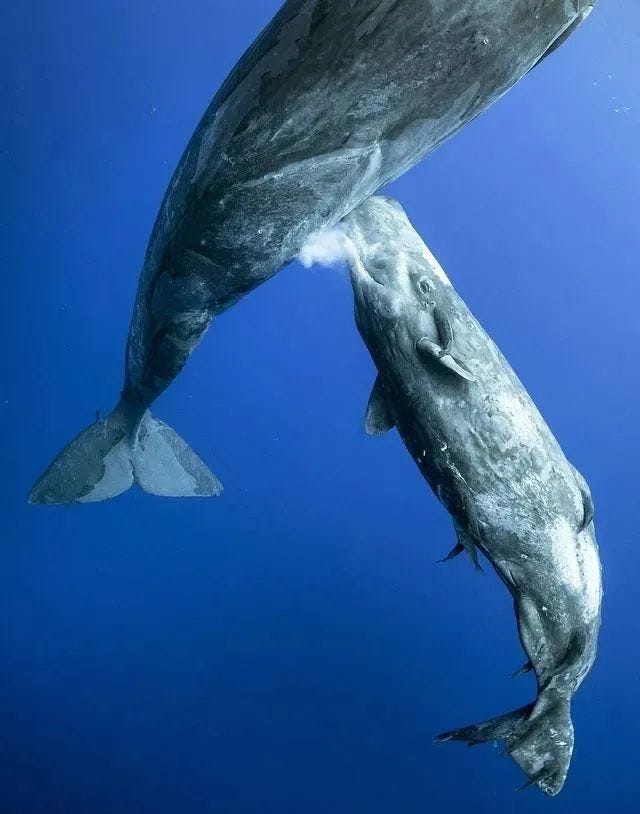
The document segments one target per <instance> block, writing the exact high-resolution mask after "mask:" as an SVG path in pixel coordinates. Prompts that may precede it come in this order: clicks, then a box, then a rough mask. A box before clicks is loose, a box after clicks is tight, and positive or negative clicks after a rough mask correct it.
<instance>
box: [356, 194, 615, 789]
mask: <svg viewBox="0 0 640 814" xmlns="http://www.w3.org/2000/svg"><path fill="white" fill-rule="evenodd" d="M344 233H345V236H346V244H347V246H348V253H349V263H350V268H351V280H352V284H353V289H354V293H355V311H356V322H357V325H358V329H359V332H360V334H361V336H362V338H363V339H364V342H365V344H366V345H367V347H368V349H369V352H370V354H371V357H372V359H373V362H374V364H375V366H376V368H377V370H378V374H379V375H378V379H377V381H376V384H375V386H374V389H373V392H372V395H371V398H370V401H369V406H368V409H367V417H366V427H367V431H368V432H369V433H370V434H377V433H381V432H384V431H386V430H389V429H391V428H392V427H396V428H397V430H398V432H399V433H400V435H401V437H402V440H403V442H404V444H405V446H406V447H407V449H408V451H409V452H410V454H411V456H412V457H413V459H414V460H415V462H416V463H417V465H418V467H419V469H420V472H421V473H422V475H423V476H424V478H425V479H426V480H427V482H428V483H429V484H430V486H431V488H432V489H433V491H434V493H435V494H436V496H437V497H438V499H439V500H440V502H441V503H442V504H443V505H444V506H445V508H446V509H447V510H448V512H449V513H450V514H451V516H452V518H453V523H454V527H455V532H456V535H457V545H456V546H455V548H454V549H453V550H452V551H451V553H450V554H449V555H448V556H447V557H446V558H445V559H447V560H448V559H451V558H453V557H454V556H456V555H458V554H462V553H463V552H465V551H466V552H467V553H468V554H469V556H470V557H471V558H472V560H473V561H474V563H475V564H476V566H477V567H479V559H478V552H481V553H482V554H484V556H485V557H487V558H488V560H489V561H490V563H491V564H492V566H493V568H494V569H495V571H496V572H497V574H498V576H499V577H500V579H501V580H502V582H503V583H504V584H505V586H506V587H507V589H508V590H509V591H510V593H511V595H512V596H513V600H514V608H515V613H516V617H517V621H518V629H519V634H520V639H521V642H522V646H523V648H524V650H525V652H526V654H527V663H526V665H525V667H524V668H523V671H525V672H526V671H529V670H533V671H534V673H535V676H536V679H537V690H538V691H537V698H536V700H535V701H534V702H533V703H531V704H528V705H527V706H525V707H523V708H521V709H518V710H516V711H514V712H510V713H508V714H506V715H502V716H500V717H498V718H495V719H493V720H490V721H486V722H484V723H481V724H477V725H474V726H468V727H465V728H463V729H459V730H455V731H452V732H448V733H445V734H444V735H441V736H440V737H439V740H441V741H446V740H460V741H466V742H467V743H469V744H471V745H473V744H477V743H483V742H486V741H495V740H503V741H505V743H506V749H507V752H508V753H509V754H510V755H511V756H512V757H513V758H514V760H515V761H516V762H517V763H518V765H519V766H520V767H521V768H522V769H523V770H524V772H525V773H526V774H527V777H528V780H529V783H532V784H537V785H538V786H539V787H540V788H541V789H542V790H543V791H544V792H546V793H547V794H548V795H550V796H553V795H555V794H557V793H558V792H559V791H560V789H561V788H562V786H563V784H564V782H565V779H566V776H567V772H568V769H569V764H570V761H571V756H572V752H573V743H574V735H573V725H572V723H571V715H570V704H571V699H572V697H573V695H574V693H575V692H576V690H577V689H578V687H579V686H580V684H581V683H582V681H583V679H584V678H585V676H586V675H587V673H588V672H589V670H590V669H591V666H592V665H593V662H594V659H595V656H596V648H597V640H598V631H599V627H600V606H601V598H602V586H601V569H600V560H599V556H598V548H597V544H596V539H595V530H594V524H593V515H594V512H593V501H592V498H591V494H590V491H589V488H588V486H587V484H586V481H585V480H584V478H583V477H582V475H580V474H579V472H578V471H577V470H576V469H575V468H574V467H573V466H572V465H571V464H570V463H569V461H568V460H567V459H566V457H565V455H564V454H563V452H562V450H561V448H560V446H559V445H558V442H557V441H556V439H555V438H554V436H553V435H552V433H551V431H550V429H549V427H548V426H547V424H546V423H545V421H544V419H543V418H542V416H541V415H540V413H539V412H538V410H537V408H536V406H535V405H534V403H533V402H532V401H531V399H530V398H529V396H528V395H527V393H526V391H525V389H524V387H523V385H522V384H521V383H520V381H519V380H518V378H517V376H516V374H515V373H514V372H513V370H512V369H511V367H510V366H509V364H508V362H507V361H506V359H505V358H504V357H503V356H502V354H501V353H500V351H499V350H498V348H497V347H496V346H495V344H494V343H493V342H492V340H491V339H490V338H489V336H488V335H487V334H486V333H485V331H484V330H483V328H482V327H481V326H480V325H479V324H478V322H477V321H476V320H475V319H474V317H473V316H472V315H471V313H470V312H469V310H468V308H467V307H466V306H465V304H464V302H463V301H462V300H461V299H460V297H459V296H458V295H457V293H456V292H455V290H454V289H453V287H452V285H451V283H450V282H449V280H448V278H447V277H446V275H445V273H444V271H443V270H442V268H441V267H440V266H439V264H438V262H437V261H436V260H435V258H434V257H433V256H432V254H431V253H430V251H429V250H428V248H427V247H426V245H425V244H424V243H423V241H422V240H421V238H420V237H419V235H418V234H417V233H416V232H415V231H414V229H413V228H412V226H411V224H410V222H409V220H408V218H407V216H406V215H405V213H404V212H403V211H402V209H401V207H400V205H399V204H397V203H396V202H394V201H391V200H389V199H382V198H371V199H370V200H369V201H368V202H366V203H365V204H363V205H362V206H361V207H359V209H357V210H356V211H355V212H353V213H351V214H350V215H349V216H348V217H347V218H346V220H345V222H344Z"/></svg>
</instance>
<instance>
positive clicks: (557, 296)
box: [0, 0, 640, 814]
mask: <svg viewBox="0 0 640 814" xmlns="http://www.w3.org/2000/svg"><path fill="white" fill-rule="evenodd" d="M278 6H279V2H278V1H277V0H182V2H180V3H177V2H175V0H136V1H135V2H133V3H132V2H125V0H110V1H109V2H107V1H106V0H92V2H90V3H82V2H80V0H58V2H56V3H51V4H43V3H40V2H35V0H21V2H20V3H13V4H6V6H5V7H3V9H2V10H0V98H1V100H2V112H1V114H0V174H1V178H2V196H1V197H0V232H1V234H0V261H1V263H2V269H3V277H2V279H3V296H2V298H1V299H0V309H1V314H0V336H2V350H3V359H2V369H3V376H2V384H1V386H0V448H1V449H2V456H1V460H2V469H1V472H2V490H1V494H0V500H1V502H2V533H1V535H0V539H1V540H2V546H1V548H0V608H1V614H0V814H41V813H42V814H45V812H46V814H54V812H60V814H116V813H117V814H147V812H149V814H151V813H152V812H153V814H176V813H177V812H187V811H188V812H194V813H195V812H198V814H199V813H200V812H202V813H203V814H204V813H205V812H206V813H207V814H209V813H211V814H272V813H273V814H299V813H302V812H303V813H304V814H327V812H331V814H354V812H367V814H383V812H384V814H387V812H388V813H389V814H391V813H393V814H418V812H420V814H423V812H426V811H431V810H441V809H442V808H444V807H446V809H447V810H448V811H452V812H466V811H469V810H470V809H472V810H473V811H474V812H475V814H485V812H487V814H488V812H494V811H496V810H498V811H509V812H542V811H545V810H548V809H550V808H551V807H553V810H554V811H555V812H563V813H564V812H585V811H602V810H610V811H614V812H616V814H625V813H626V812H635V811H637V810H638V799H637V798H638V786H637V779H636V777H637V755H638V737H637V732H638V730H639V728H640V705H639V704H638V702H637V698H638V694H639V692H640V645H639V641H640V612H639V611H638V599H639V597H640V589H639V584H640V533H639V531H638V526H639V522H638V518H639V513H640V512H639V509H640V496H639V487H640V477H639V458H640V455H639V453H640V440H639V424H640V421H639V418H640V411H639V408H638V401H639V400H640V363H639V361H638V349H639V347H640V311H639V307H638V301H639V298H640V283H639V277H638V270H639V258H640V218H639V215H640V142H639V138H640V89H639V82H638V80H639V79H640V6H639V5H638V3H637V0H616V2H611V0H601V2H600V3H599V4H598V6H597V7H596V10H595V12H594V14H593V15H592V16H591V17H590V18H589V20H588V21H587V22H586V23H585V24H584V25H583V26H582V27H581V28H580V30H579V31H578V32H577V33H576V34H575V36H572V37H571V39H570V40H569V42H568V43H567V44H566V46H564V47H563V48H562V49H560V50H559V51H558V52H557V53H556V54H554V56H553V57H552V58H550V59H548V60H546V61H545V62H544V64H543V65H542V66H541V67H540V68H538V69H536V70H535V71H534V72H533V73H531V74H530V75H529V76H527V77H526V78H525V79H524V80H523V81H522V82H521V83H520V84H519V85H518V86H517V87H516V88H515V89H514V90H512V91H511V92H510V93H509V94H508V95H507V96H506V97H505V98H504V99H503V100H502V101H501V102H500V103H498V104H497V105H496V106H495V107H494V108H492V109H491V110H490V111H489V112H488V113H486V114H485V115H483V116H482V117H481V118H480V119H479V120H477V121H476V122H474V123H472V124H471V125H470V126H468V127H467V128H465V129H464V130H463V131H462V132H461V133H459V134H458V135H457V136H456V137H455V138H454V139H452V140H451V141H449V142H448V143H447V144H446V145H444V146H443V147H442V148H440V149H439V150H438V151H437V152H436V153H434V154H433V155H432V156H431V157H430V158H429V159H428V160H426V161H425V162H423V163H422V164H421V165H419V166H418V167H417V168H415V169H413V170H412V171H411V172H410V173H409V174H407V175H405V176H404V177H403V178H402V179H400V180H399V181H398V182H396V183H395V184H393V185H392V187H391V188H390V190H391V193H392V194H393V195H394V196H395V197H397V198H398V199H399V200H400V201H401V202H402V204H403V205H404V206H405V208H406V210H407V212H408V214H409V216H410V217H411V219H412V221H413V223H414V225H415V226H416V228H417V229H418V231H419V232H420V233H421V235H422V236H423V237H424V238H425V240H426V242H427V243H428V244H429V246H430V248H431V249H432V250H433V252H434V253H435V254H436V256H437V257H438V259H439V260H440V262H441V263H442V265H443V267H444V268H445V270H446V272H447V273H448V274H449V276H450V277H451V278H452V280H453V282H454V284H455V285H456V287H457V289H458V291H459V292H460V294H461V295H462V296H463V297H464V298H465V300H466V301H467V303H468V304H469V306H470V307H471V309H472V310H473V311H474V313H475V314H476V316H477V317H478V318H479V319H480V321H481V323H482V324H483V325H484V327H485V328H486V329H487V330H488V331H489V333H490V334H491V335H492V336H493V338H494V339H495V340H496V341H497V343H498V345H499V346H500V348H501V350H502V351H503V352H504V353H505V355H506V356H507V358H508V359H509V361H510V362H511V364H512V365H513V367H514V368H515V370H516V372H517V373H518V374H519V375H520V377H521V378H522V380H523V382H524V384H525V385H526V387H527V388H528V390H529V392H530V393H531V395H532V396H533V398H534V400H535V401H536V403H537V404H538V406H539V408H540V409H541V411H542V413H543V415H544V416H545V418H546V419H547V421H548V422H549V424H550V426H551V428H552V430H553V431H554V432H555V434H556V435H557V437H558V440H559V441H560V443H561V445H562V446H563V449H564V450H565V452H566V454H567V456H568V457H569V458H570V459H571V460H572V461H573V462H574V463H575V464H576V466H577V467H578V468H579V469H580V470H581V471H582V472H584V474H585V476H586V477H587V479H588V481H589V483H590V485H591V488H592V491H593V494H594V498H595V502H596V509H597V515H596V527H597V534H598V540H599V543H600V548H601V557H602V563H603V568H604V579H605V602H604V606H603V628H602V634H601V642H600V652H599V657H598V660H597V662H596V666H595V668H594V670H593V672H592V673H591V674H590V675H589V677H588V678H587V680H586V682H585V684H584V685H583V687H582V689H581V690H580V692H579V693H578V695H577V696H576V698H575V700H574V703H573V718H574V722H575V727H576V749H575V754H574V760H573V766H572V769H571V772H570V774H569V780H568V782H567V785H566V787H565V790H564V791H563V792H562V793H561V795H560V797H559V798H557V799H556V800H554V801H550V800H548V799H546V798H545V797H544V796H543V795H542V794H541V793H539V792H538V791H535V790H528V791H526V792H524V793H522V794H519V795H516V794H514V791H513V790H514V789H515V788H516V787H518V786H519V785H521V783H522V782H523V781H524V777H523V776H522V774H521V773H520V772H519V770H518V769H517V768H516V767H515V765H514V764H513V763H512V762H511V761H510V760H508V759H507V758H500V757H499V756H498V752H497V750H496V749H493V748H491V747H479V748H477V749H473V750H469V749H466V748H464V747H462V746H458V745H442V746H436V745H434V744H433V736H434V735H435V734H436V733H438V732H441V731H443V730H446V729H450V728H452V727H456V726H461V725H464V724H468V723H472V722H475V721H480V720H484V719H485V718H488V717H491V716H493V715H497V714H500V713H503V712H507V711H509V710H511V709H514V708H515V707H518V706H521V705H522V704H525V703H528V702H529V701H530V700H532V698H533V697H534V681H533V679H532V678H531V677H524V678H521V679H519V680H518V681H511V680H510V678H509V676H510V675H511V674H512V673H513V672H514V671H515V670H516V669H517V668H518V667H519V666H520V665H521V663H522V661H523V659H524V656H523V653H522V650H521V647H520V643H519V640H518V636H517V631H516V625H515V618H514V614H513V609H512V602H511V599H510V597H509V595H508V593H507V591H506V590H505V588H504V587H503V586H502V585H501V584H500V583H499V582H498V580H497V578H496V577H495V576H494V575H493V573H492V572H489V571H487V573H486V574H485V575H484V576H479V575H477V574H475V573H474V571H473V568H472V567H471V566H470V565H469V563H468V562H467V561H466V560H464V559H463V558H460V559H459V560H457V561H456V562H455V563H450V564H448V565H447V566H442V565H440V566H438V565H436V564H435V560H436V559H438V558H439V557H441V556H442V555H444V554H445V553H446V552H447V551H449V549H450V548H451V546H452V545H453V542H454V541H453V529H452V526H451V521H450V519H449V517H448V516H447V514H446V512H445V511H444V510H443V509H442V508H441V507H440V506H439V505H438V503H437V501H436V499H435V498H434V497H433V495H432V494H431V493H430V492H429V490H428V489H427V488H426V486H425V484H424V481H423V480H422V478H421V477H420V475H419V473H418V471H417V469H416V468H415V465H414V464H413V463H412V461H411V459H410V458H409V456H408V454H407V453H406V451H405V450H404V448H403V447H402V444H401V442H400V439H399V437H398V436H397V434H396V433H389V434H388V435H387V436H385V437H383V438H378V439H370V438H367V437H366V435H365V434H364V430H363V413H364V407H365V404H366V401H367V398H368V395H369V391H370V388H371V384H372V382H373V378H374V370H373V366H372V364H371V362H370V360H369V357H368V353H367V352H366V350H365V348H364V346H363V344H362V342H361V340H360V339H359V337H358V335H357V333H356V329H355V326H354V323H353V313H352V311H353V305H352V295H351V291H350V286H349V283H348V279H347V276H346V274H345V272H344V270H343V269H341V268H339V267H338V268H335V269H322V268H313V269H311V270H307V269H304V268H302V267H301V266H300V265H298V264H293V265H292V266H290V267H289V268H288V269H286V270H285V271H284V272H282V273H281V274H279V275H278V276H277V277H276V278H275V279H273V280H272V281H271V282H269V283H268V284H266V285H265V286H263V287H262V288H261V289H259V290H257V291H256V292H254V293H253V294H252V295H251V296H250V297H248V298H246V299H245V300H244V301H243V302H242V303H240V304H239V305H238V307H236V308H233V309H232V310H230V311H229V312H228V313H226V314H224V315H223V316H222V317H221V318H220V319H219V320H217V321H216V323H215V324H214V326H213V327H212V330H211V331H210V332H209V333H208V335H207V337H206V339H205V341H204V342H203V344H202V346H201V347H200V348H199V349H198V351H197V352H196V353H195V354H194V356H193V357H192V359H191V360H190V362H189V364H188V365H187V367H186V369H185V371H184V372H183V373H182V375H181V376H180V377H179V379H178V381H177V382H176V383H175V384H174V385H173V386H172V387H171V388H170V389H169V390H168V391H167V393H166V394H165V395H164V396H163V397H162V398H161V400H160V401H159V402H158V403H157V405H156V406H155V408H154V412H155V414H156V415H157V416H158V418H161V419H162V420H164V421H166V422H168V423H169V424H170V425H171V426H172V427H173V428H174V429H175V430H176V431H177V432H179V433H180V434H181V435H182V436H183V437H184V438H185V439H186V440H187V441H188V442H189V444H191V445H192V446H193V448H194V449H195V450H197V451H198V453H199V454H200V455H201V456H202V457H203V459H204V460H205V461H206V462H207V463H208V464H210V465H211V467H212V469H213V470H214V471H215V472H216V474H218V475H219V476H220V477H221V479H222V481H223V482H224V484H225V487H226V491H225V493H224V495H223V496H222V497H221V498H220V499H217V500H212V501H172V500H166V499H164V500H163V499H159V498H152V497H150V496H148V495H145V494H143V493H142V492H140V491H137V490H131V491H130V492H129V493H127V494H125V495H123V496H122V497H120V498H118V499H117V500H114V501H110V502H107V503H103V504H96V505H91V506H78V507H71V508H67V509H65V508H42V507H32V506H28V505H27V504H26V494H27V492H28V490H29V487H30V486H31V484H32V482H33V480H34V479H35V478H36V476H37V475H39V474H40V472H41V470H42V468H43V466H44V465H46V463H47V461H49V460H50V459H51V457H52V456H53V455H54V454H55V453H57V452H58V451H59V449H60V448H61V446H63V445H64V444H65V443H66V442H67V441H68V440H70V439H71V438H72V437H73V436H74V435H75V434H76V432H77V431H78V428H79V427H81V426H83V425H86V424H89V423H90V422H91V421H93V420H94V418H95V413H96V410H101V411H102V412H103V413H105V412H106V411H107V410H108V409H110V408H111V407H112V406H113V405H114V403H115V402H116V400H117V396H118V393H119V390H120V386H121V378H122V368H123V355H124V343H125V339H126V334H127V329H128V325H129V318H130V314H131V307H132V302H133V296H134V293H135V289H136V285H137V278H138V272H139V269H140V266H141V262H142V258H143V255H144V250H145V247H146V242H147V239H148V236H149V232H150V229H151V226H152V223H153V220H154V218H155V215H156V212H157V209H158V206H159V203H160V200H161V197H162V195H163V192H164V189H165V187H166V184H167V183H168V181H169V178H170V175H171V173H172V172H173V169H174V167H175V165H176V164H177V162H178V160H179V157H180V155H181V153H182V150H183V148H184V146H185V144H186V142H187V139H188V138H189V136H190V135H191V133H192V131H193V129H194V127H195V125H196V124H197V122H198V120H199V119H200V116H201V115H202V113H203V112H204V110H205V108H206V106H207V104H208V102H209V101H210V99H211V97H212V96H213V94H214V92H215V91H216V90H217V88H218V87H219V85H220V84H221V82H222V81H223V79H224V78H225V76H226V74H227V72H228V71H229V70H230V68H231V67H232V66H233V65H234V63H235V61H236V60H237V58H238V57H239V56H240V54H241V53H242V51H243V50H244V49H245V48H246V47H247V46H248V45H249V43H250V42H251V40H252V39H253V38H254V36H255V35H256V34H257V33H258V31H259V30H260V29H261V28H262V27H263V25H264V24H265V23H266V22H267V21H268V20H269V19H270V17H271V15H272V14H273V12H274V11H275V10H276V9H277V8H278Z"/></svg>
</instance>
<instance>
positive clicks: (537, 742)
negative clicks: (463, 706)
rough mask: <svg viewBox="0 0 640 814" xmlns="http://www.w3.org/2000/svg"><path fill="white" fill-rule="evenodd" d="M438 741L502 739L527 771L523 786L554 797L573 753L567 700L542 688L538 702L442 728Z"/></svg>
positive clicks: (509, 751) (469, 743) (571, 727)
mask: <svg viewBox="0 0 640 814" xmlns="http://www.w3.org/2000/svg"><path fill="white" fill-rule="evenodd" d="M436 740H437V742H438V743H444V742H445V741H463V742H466V743H467V744H468V745H469V746H476V745H477V744H480V743H489V742H491V741H504V742H505V744H506V751H507V753H508V754H509V755H511V757H512V758H513V759H514V760H515V762H516V763H517V764H518V766H519V767H520V768H521V769H522V771H523V772H524V773H525V774H526V775H527V778H528V782H527V783H526V784H525V785H524V786H523V788H526V787H527V786H532V785H537V786H538V787H539V788H540V789H541V790H542V791H544V792H545V794H548V795H549V796H550V797H555V795H556V794H558V793H559V792H560V791H561V789H562V787H563V786H564V783H565V780H566V779H567V773H568V771H569V764H570V763H571V756H572V754H573V724H572V723H571V715H570V707H569V702H568V701H567V700H566V699H564V698H559V697H558V696H556V697H554V698H552V697H548V696H546V693H545V692H543V693H542V694H541V695H540V697H539V698H538V701H537V703H535V704H530V705H529V706H526V707H522V708H521V709H518V710H515V711H514V712H509V713H507V714H506V715H501V716H500V717H499V718H493V719H492V720H490V721H485V722H484V723H481V724H476V725H474V726H467V727H464V728H463V729H457V730H454V731H452V732H445V733H444V734H443V735H439V736H438V737H437V738H436Z"/></svg>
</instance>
